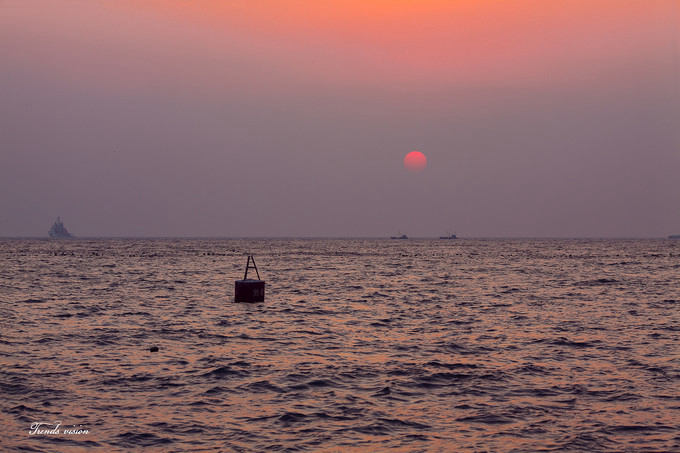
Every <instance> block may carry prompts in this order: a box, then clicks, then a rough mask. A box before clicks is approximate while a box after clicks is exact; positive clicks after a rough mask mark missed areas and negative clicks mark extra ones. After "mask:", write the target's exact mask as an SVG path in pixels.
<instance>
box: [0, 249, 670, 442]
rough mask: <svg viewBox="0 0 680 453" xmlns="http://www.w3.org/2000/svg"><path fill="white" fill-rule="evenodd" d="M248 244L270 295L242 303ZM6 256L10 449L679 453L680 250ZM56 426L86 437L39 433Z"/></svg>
mask: <svg viewBox="0 0 680 453" xmlns="http://www.w3.org/2000/svg"><path fill="white" fill-rule="evenodd" d="M246 251H247V252H249V253H253V254H254V255H255V256H256V258H257V262H258V267H259V268H260V272H261V274H262V277H263V279H265V280H266V281H267V297H266V302H265V303H264V304H236V303H233V302H232V299H233V282H234V280H236V279H238V278H240V277H241V276H242V272H243V266H244V264H245V255H244V252H246ZM0 254H1V255H2V262H3V270H2V273H0V301H1V305H0V307H1V308H2V313H3V316H2V320H1V321H0V327H1V330H0V364H1V367H0V394H2V396H3V398H2V399H1V400H0V408H1V409H2V413H3V414H4V415H3V416H2V417H3V421H4V423H3V425H4V427H5V430H4V434H3V438H2V445H3V449H5V448H6V449H8V450H11V451H26V450H29V449H32V451H54V450H55V449H56V450H58V451H91V450H96V449H101V450H102V451H112V450H113V451H116V450H117V451H126V450H130V449H137V448H141V447H154V448H157V449H160V450H172V451H201V450H205V451H212V450H215V449H220V448H222V449H225V450H227V451H231V450H234V451H280V450H289V449H296V450H307V451H317V450H324V451H329V450H330V451H333V450H336V451H368V450H371V451H375V450H378V451H379V450H394V451H419V450H422V451H425V450H427V451H438V450H439V451H452V450H458V449H471V450H474V449H478V450H493V451H512V450H513V449H514V450H517V451H535V450H539V449H555V450H625V449H634V450H636V451H638V450H645V449H650V450H661V451H673V450H676V451H677V450H680V436H679V435H678V431H677V426H678V425H679V422H680V414H679V412H680V396H678V393H677V390H676V389H677V386H678V381H679V379H680V357H679V356H678V333H679V331H680V327H678V326H680V324H679V323H678V321H680V314H679V313H678V306H679V305H680V294H679V291H678V285H677V275H678V270H679V268H680V260H679V259H678V256H679V255H680V243H679V242H677V241H676V242H673V241H661V240H648V241H581V240H514V241H513V240H487V241H476V240H456V241H434V240H433V241H426V240H409V241H389V240H257V241H246V240H101V241H97V240H92V241H85V240H82V241H81V240H77V241H65V242H60V241H20V240H9V241H2V242H0ZM152 345H156V346H158V347H159V351H158V352H150V351H149V347H150V346H152ZM56 420H61V421H62V422H63V424H68V425H74V424H82V425H84V426H86V427H87V428H88V429H89V431H90V433H89V434H87V435H85V436H80V437H75V436H63V435H62V436H29V435H28V431H29V428H30V424H31V423H32V422H36V421H49V422H54V421H56Z"/></svg>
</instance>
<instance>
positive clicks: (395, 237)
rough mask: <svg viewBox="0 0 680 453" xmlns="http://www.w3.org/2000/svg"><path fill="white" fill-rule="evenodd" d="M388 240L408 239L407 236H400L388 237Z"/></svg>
mask: <svg viewBox="0 0 680 453" xmlns="http://www.w3.org/2000/svg"><path fill="white" fill-rule="evenodd" d="M390 239H408V236H406V235H405V234H402V235H401V236H390Z"/></svg>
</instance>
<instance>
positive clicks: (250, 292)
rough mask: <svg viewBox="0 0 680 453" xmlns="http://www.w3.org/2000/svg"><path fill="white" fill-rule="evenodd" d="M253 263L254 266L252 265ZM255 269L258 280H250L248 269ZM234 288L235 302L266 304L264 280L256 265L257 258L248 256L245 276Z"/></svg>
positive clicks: (237, 281)
mask: <svg viewBox="0 0 680 453" xmlns="http://www.w3.org/2000/svg"><path fill="white" fill-rule="evenodd" d="M251 261H252V263H253V265H252V266H251V265H250V262H251ZM251 267H252V268H253V269H255V273H256V274H257V280H254V279H252V278H248V269H250V268H251ZM235 284H236V285H235V287H234V301H235V302H264V280H260V273H259V272H258V270H257V265H256V264H255V258H253V256H252V255H248V261H246V272H245V274H243V280H236V282H235Z"/></svg>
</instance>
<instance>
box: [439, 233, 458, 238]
mask: <svg viewBox="0 0 680 453" xmlns="http://www.w3.org/2000/svg"><path fill="white" fill-rule="evenodd" d="M439 239H458V236H456V235H455V234H453V233H449V235H448V236H439Z"/></svg>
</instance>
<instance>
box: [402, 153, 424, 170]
mask: <svg viewBox="0 0 680 453" xmlns="http://www.w3.org/2000/svg"><path fill="white" fill-rule="evenodd" d="M425 167H427V157H425V154H423V153H421V152H420V151H411V152H410V153H408V154H407V155H406V157H404V168H406V169H407V170H408V171H412V172H420V171H423V170H424V169H425Z"/></svg>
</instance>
